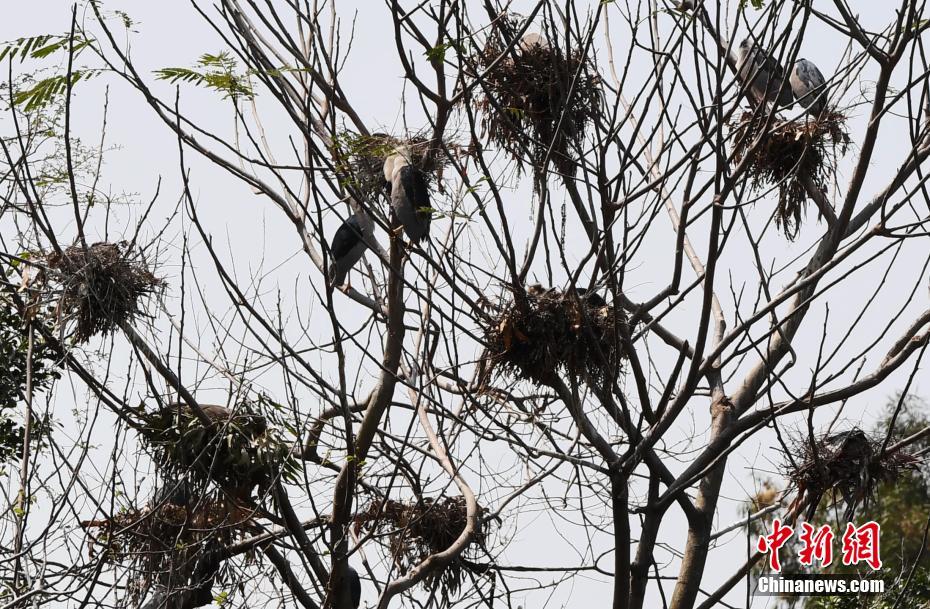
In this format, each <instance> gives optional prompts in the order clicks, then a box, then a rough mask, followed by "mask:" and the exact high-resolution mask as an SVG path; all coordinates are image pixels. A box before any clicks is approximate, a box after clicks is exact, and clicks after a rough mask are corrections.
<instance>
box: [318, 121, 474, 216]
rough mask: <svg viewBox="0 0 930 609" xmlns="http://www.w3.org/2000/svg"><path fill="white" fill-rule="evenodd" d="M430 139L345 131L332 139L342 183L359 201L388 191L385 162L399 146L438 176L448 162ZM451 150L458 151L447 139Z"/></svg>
mask: <svg viewBox="0 0 930 609" xmlns="http://www.w3.org/2000/svg"><path fill="white" fill-rule="evenodd" d="M430 144H431V140H430V139H429V138H427V137H425V136H423V135H419V134H415V135H411V136H410V137H408V138H398V137H394V136H391V135H387V134H385V133H373V134H371V135H362V134H360V133H355V132H352V131H343V132H341V133H339V134H338V135H337V136H336V137H335V138H333V151H332V152H333V158H334V159H335V162H336V170H337V172H338V173H339V175H340V176H341V178H342V183H343V185H344V186H346V187H347V188H349V189H351V190H353V191H354V192H355V194H356V195H357V197H358V198H359V200H362V201H369V200H371V199H373V198H377V196H378V195H379V194H380V193H383V192H385V189H386V188H387V183H386V182H385V180H384V161H385V160H386V159H387V158H388V157H389V156H391V155H392V154H395V152H396V151H397V149H398V148H406V149H407V150H408V151H409V153H410V158H409V159H408V161H409V162H410V164H411V165H413V166H414V167H417V168H418V169H420V170H421V171H422V172H423V173H424V174H425V175H426V176H427V179H430V178H432V177H434V176H437V175H439V174H440V173H441V172H442V169H443V168H444V167H445V165H446V164H447V161H448V159H447V158H446V157H445V155H443V154H440V153H437V152H436V151H433V152H432V153H430V152H431V146H430ZM444 145H445V146H447V147H449V148H450V149H455V150H458V149H459V146H457V145H456V144H454V143H452V142H444Z"/></svg>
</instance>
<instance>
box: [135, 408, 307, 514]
mask: <svg viewBox="0 0 930 609" xmlns="http://www.w3.org/2000/svg"><path fill="white" fill-rule="evenodd" d="M201 409H202V410H203V411H204V413H205V414H206V415H207V416H208V417H209V418H210V419H211V421H212V423H211V424H210V425H204V424H203V423H202V422H201V420H200V419H198V418H197V417H196V416H194V414H193V412H191V410H190V408H188V407H187V406H179V405H177V404H175V405H171V406H168V407H165V408H163V409H161V410H159V411H156V412H154V413H150V414H147V415H146V416H145V423H144V425H143V427H142V429H141V432H142V436H143V439H144V440H145V441H146V443H147V444H148V445H149V446H150V447H151V449H152V451H153V452H154V458H155V462H156V464H157V465H158V466H159V469H160V470H161V472H162V474H163V476H164V477H165V478H166V479H180V478H181V477H187V478H189V479H191V480H192V481H194V482H195V484H196V486H197V487H198V488H199V489H201V490H204V489H206V488H208V486H209V485H210V483H215V484H217V485H219V486H220V487H221V488H222V489H223V490H224V491H225V492H226V493H229V494H230V495H232V496H234V497H238V498H240V499H245V498H248V497H249V496H251V493H252V490H253V489H254V488H255V487H256V486H258V487H261V488H263V487H264V486H266V485H267V483H268V482H269V481H270V480H271V477H272V476H273V473H274V472H276V471H281V470H286V469H287V468H292V467H294V464H293V462H292V460H291V459H289V458H288V457H289V454H290V451H289V448H288V446H287V444H286V443H285V442H284V441H283V439H282V438H280V437H279V436H278V434H277V433H276V431H275V430H274V429H272V428H269V427H268V425H267V423H266V421H265V419H264V417H262V416H259V415H256V414H251V412H250V411H251V407H250V405H249V404H240V405H239V406H238V407H236V408H235V414H233V411H230V410H229V409H227V408H224V407H222V406H212V405H203V406H201ZM285 475H287V472H285Z"/></svg>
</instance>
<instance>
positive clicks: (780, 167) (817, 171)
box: [730, 112, 850, 239]
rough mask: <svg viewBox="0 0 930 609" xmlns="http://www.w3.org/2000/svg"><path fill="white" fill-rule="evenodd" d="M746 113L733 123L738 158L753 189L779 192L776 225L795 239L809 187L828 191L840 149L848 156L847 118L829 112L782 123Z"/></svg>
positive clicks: (732, 130) (760, 113)
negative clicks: (773, 188) (745, 165)
mask: <svg viewBox="0 0 930 609" xmlns="http://www.w3.org/2000/svg"><path fill="white" fill-rule="evenodd" d="M768 119H769V117H768V115H767V114H765V113H762V112H745V113H743V114H742V116H740V117H739V118H738V119H736V120H735V121H734V122H733V123H731V125H730V129H731V135H732V136H733V158H734V160H735V161H736V162H738V163H739V162H743V160H744V159H746V162H747V163H748V166H747V168H746V174H747V176H748V178H749V184H750V186H751V187H752V189H753V190H755V191H759V190H765V189H768V188H772V187H775V188H777V189H778V209H777V210H776V213H775V223H776V224H777V225H778V226H779V227H780V228H781V229H782V230H783V231H784V233H785V235H786V236H787V237H788V238H789V239H794V238H795V237H796V236H797V234H798V230H799V228H800V225H801V219H802V217H803V215H804V211H805V209H806V207H807V198H808V188H816V189H817V190H819V191H820V192H823V193H826V192H827V184H828V181H829V180H830V179H831V177H832V176H833V175H834V173H835V169H836V159H837V151H839V154H840V155H843V154H845V153H846V150H847V148H848V147H849V141H850V140H849V134H848V133H847V132H846V131H845V129H844V123H845V122H846V117H845V116H843V115H842V114H840V113H839V112H828V113H826V114H824V115H822V116H821V117H819V118H808V119H806V120H805V119H803V118H802V119H799V120H793V121H782V120H778V119H777V118H776V119H774V120H773V121H772V122H771V124H770V125H768V127H767V126H766V123H767V122H768Z"/></svg>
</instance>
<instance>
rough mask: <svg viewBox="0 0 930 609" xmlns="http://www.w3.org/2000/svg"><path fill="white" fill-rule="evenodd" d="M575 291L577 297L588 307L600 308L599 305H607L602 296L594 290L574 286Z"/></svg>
mask: <svg viewBox="0 0 930 609" xmlns="http://www.w3.org/2000/svg"><path fill="white" fill-rule="evenodd" d="M575 292H576V293H577V294H578V298H580V299H583V300H584V301H585V302H586V303H587V305H588V306H590V307H594V308H596V309H600V308H601V307H606V306H607V301H606V300H604V297H603V296H601V295H600V294H598V293H597V292H595V291H594V290H589V289H588V288H575Z"/></svg>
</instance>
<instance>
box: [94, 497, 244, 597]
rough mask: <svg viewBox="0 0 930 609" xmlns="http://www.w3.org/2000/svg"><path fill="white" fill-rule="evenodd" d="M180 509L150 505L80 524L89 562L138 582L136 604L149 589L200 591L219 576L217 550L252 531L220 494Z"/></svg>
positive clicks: (133, 591) (171, 505)
mask: <svg viewBox="0 0 930 609" xmlns="http://www.w3.org/2000/svg"><path fill="white" fill-rule="evenodd" d="M189 501H190V503H189V504H187V505H181V504H179V503H174V502H171V501H156V500H153V501H151V502H149V503H148V504H147V505H145V506H144V507H141V508H135V507H130V508H127V509H124V510H122V511H120V513H119V514H116V515H114V516H113V517H111V518H107V519H101V520H85V521H82V522H81V526H82V528H84V530H85V531H87V532H88V551H89V553H90V558H95V557H96V556H97V555H98V554H99V553H103V557H102V558H103V560H105V561H106V562H107V563H110V564H119V565H122V566H124V567H127V568H128V569H130V571H132V572H135V573H136V574H137V575H138V577H137V578H136V579H134V580H133V581H132V583H131V585H130V586H129V588H130V591H131V594H132V596H133V598H134V599H135V600H137V601H139V600H142V598H144V597H145V595H146V594H147V592H148V591H149V589H151V588H153V587H160V588H164V589H170V590H180V589H190V588H205V589H206V591H207V592H209V590H210V588H212V584H213V581H214V579H215V578H216V577H217V575H219V574H220V570H221V569H220V567H221V560H220V556H219V552H220V551H221V550H222V548H224V547H226V546H227V545H228V544H230V543H232V542H233V541H235V540H236V539H238V538H240V537H241V536H242V533H243V532H246V531H249V530H250V529H251V528H252V525H251V523H250V519H251V511H250V510H249V509H247V508H245V507H244V506H242V505H240V504H239V503H237V502H236V501H235V500H232V499H230V498H229V497H227V496H224V495H222V494H221V493H211V494H208V495H203V496H200V497H191V498H190V500H189Z"/></svg>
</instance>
